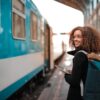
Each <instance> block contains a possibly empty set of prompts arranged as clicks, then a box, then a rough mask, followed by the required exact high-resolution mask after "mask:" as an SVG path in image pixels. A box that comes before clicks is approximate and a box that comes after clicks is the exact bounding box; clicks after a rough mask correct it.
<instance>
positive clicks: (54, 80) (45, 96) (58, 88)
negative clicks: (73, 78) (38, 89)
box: [38, 53, 73, 100]
mask: <svg viewBox="0 0 100 100" xmlns="http://www.w3.org/2000/svg"><path fill="white" fill-rule="evenodd" d="M68 56H69V55H68V54H67V53H65V54H63V56H62V57H61V58H60V60H59V63H56V65H55V67H56V69H55V71H54V73H53V75H52V77H51V78H50V79H49V81H48V83H47V84H48V86H47V87H45V88H44V89H43V91H42V93H41V94H40V96H39V97H38V100H66V98H67V93H68V88H69V84H68V83H67V82H66V81H65V79H64V72H62V71H61V70H60V68H59V67H62V68H64V67H66V66H67V68H69V69H71V59H72V58H73V57H72V56H69V57H68Z"/></svg>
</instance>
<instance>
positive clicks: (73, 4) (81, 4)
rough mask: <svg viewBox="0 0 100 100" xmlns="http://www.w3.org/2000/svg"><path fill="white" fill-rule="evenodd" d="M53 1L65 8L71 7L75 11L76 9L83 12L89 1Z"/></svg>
mask: <svg viewBox="0 0 100 100" xmlns="http://www.w3.org/2000/svg"><path fill="white" fill-rule="evenodd" d="M55 1H58V2H60V3H63V4H65V5H67V6H70V7H73V8H75V9H78V10H81V11H82V12H84V10H85V8H86V6H87V5H88V3H89V2H90V1H91V0H55Z"/></svg>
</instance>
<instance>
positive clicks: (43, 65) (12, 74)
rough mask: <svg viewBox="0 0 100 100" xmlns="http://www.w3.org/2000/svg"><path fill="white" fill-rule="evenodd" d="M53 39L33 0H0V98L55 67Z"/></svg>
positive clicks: (3, 99)
mask: <svg viewBox="0 0 100 100" xmlns="http://www.w3.org/2000/svg"><path fill="white" fill-rule="evenodd" d="M51 38H52V28H51V27H50V26H49V24H48V22H47V20H46V19H45V18H44V17H43V16H42V15H41V13H40V11H39V10H38V8H37V6H36V5H35V4H34V2H33V1H32V0H0V100H5V99H7V98H9V97H10V96H11V95H12V94H14V93H15V92H16V91H17V90H19V89H20V88H21V87H22V86H23V85H25V84H26V83H27V82H28V81H30V80H31V79H32V78H33V77H35V76H36V75H37V74H39V73H41V72H42V74H43V75H45V72H46V70H50V69H52V68H53V60H52V59H53V58H52V39H51Z"/></svg>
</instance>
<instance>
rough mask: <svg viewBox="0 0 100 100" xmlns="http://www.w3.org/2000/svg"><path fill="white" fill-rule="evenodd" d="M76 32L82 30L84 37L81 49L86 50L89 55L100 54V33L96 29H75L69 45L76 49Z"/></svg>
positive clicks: (87, 27)
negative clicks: (74, 38)
mask: <svg viewBox="0 0 100 100" xmlns="http://www.w3.org/2000/svg"><path fill="white" fill-rule="evenodd" d="M76 30H80V31H81V33H82V37H83V44H82V45H81V46H80V47H79V49H82V50H85V51H87V52H88V53H90V52H95V53H100V33H99V32H97V30H96V29H94V28H92V27H90V26H84V27H80V26H78V27H75V28H74V29H73V30H72V31H71V33H70V40H69V43H70V45H71V47H75V45H74V41H73V37H74V36H73V35H74V32H75V31H76Z"/></svg>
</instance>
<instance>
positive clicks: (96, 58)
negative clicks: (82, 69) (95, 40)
mask: <svg viewBox="0 0 100 100" xmlns="http://www.w3.org/2000/svg"><path fill="white" fill-rule="evenodd" d="M87 57H88V59H90V60H93V59H94V60H100V56H99V55H98V54H96V53H94V52H92V53H89V54H87Z"/></svg>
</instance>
